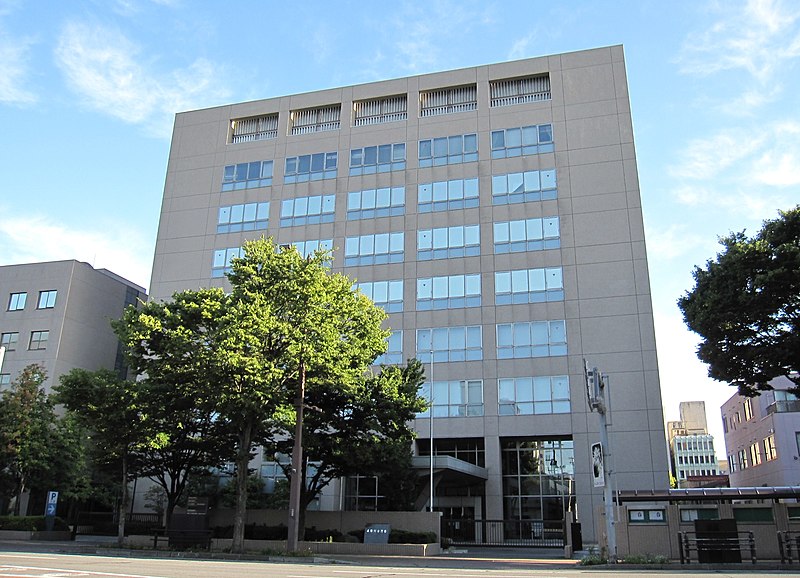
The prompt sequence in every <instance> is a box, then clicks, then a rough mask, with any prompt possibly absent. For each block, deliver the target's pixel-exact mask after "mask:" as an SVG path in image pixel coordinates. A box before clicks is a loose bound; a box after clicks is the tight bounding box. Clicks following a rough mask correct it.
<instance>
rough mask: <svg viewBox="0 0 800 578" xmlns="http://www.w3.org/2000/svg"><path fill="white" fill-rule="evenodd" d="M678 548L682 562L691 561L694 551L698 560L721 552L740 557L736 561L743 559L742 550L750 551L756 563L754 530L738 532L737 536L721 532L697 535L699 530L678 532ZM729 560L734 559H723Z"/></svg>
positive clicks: (751, 559) (687, 562)
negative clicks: (712, 534) (710, 534)
mask: <svg viewBox="0 0 800 578" xmlns="http://www.w3.org/2000/svg"><path fill="white" fill-rule="evenodd" d="M678 549H679V550H680V556H681V564H689V563H691V558H692V552H695V553H696V554H697V561H698V562H701V561H705V560H701V558H705V557H710V556H713V555H714V554H720V555H722V557H723V558H724V557H726V556H725V555H726V554H727V557H731V555H732V556H734V557H738V558H739V559H738V560H735V561H736V562H741V561H742V552H743V551H745V552H747V551H749V552H750V561H751V562H752V563H753V564H755V563H756V541H755V539H754V538H753V533H752V532H736V536H732V535H730V534H728V535H725V534H722V533H721V534H720V535H719V536H697V532H678ZM721 561H722V562H728V561H732V560H721Z"/></svg>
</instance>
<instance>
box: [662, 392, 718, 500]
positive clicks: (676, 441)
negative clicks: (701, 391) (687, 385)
mask: <svg viewBox="0 0 800 578" xmlns="http://www.w3.org/2000/svg"><path fill="white" fill-rule="evenodd" d="M678 409H679V412H680V418H681V419H680V420H678V421H668V422H667V439H668V443H669V453H670V466H671V468H672V475H673V476H674V477H675V480H676V482H677V485H678V487H679V488H688V487H710V486H720V485H722V486H727V479H726V478H725V477H724V475H723V473H722V471H720V469H719V463H718V460H717V457H716V450H715V449H714V436H712V435H710V434H709V433H708V421H707V420H706V403H705V402H704V401H682V402H681V403H680V404H679V406H678Z"/></svg>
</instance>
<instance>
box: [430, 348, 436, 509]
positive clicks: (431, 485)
mask: <svg viewBox="0 0 800 578" xmlns="http://www.w3.org/2000/svg"><path fill="white" fill-rule="evenodd" d="M433 354H434V351H433V335H431V407H430V409H429V410H428V411H430V412H431V415H430V418H431V464H430V466H431V467H430V476H431V479H430V492H431V499H430V508H429V509H428V511H429V512H433V493H434V492H435V491H436V485H435V484H434V483H433V440H434V437H433V387H434V381H433V377H434V360H433Z"/></svg>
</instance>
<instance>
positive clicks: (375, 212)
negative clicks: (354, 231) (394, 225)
mask: <svg viewBox="0 0 800 578" xmlns="http://www.w3.org/2000/svg"><path fill="white" fill-rule="evenodd" d="M405 204H406V189H405V187H392V188H388V187H387V188H382V189H366V190H364V191H353V192H350V193H347V219H348V220H351V221H353V220H357V219H373V218H375V217H392V216H396V215H402V214H403V213H405Z"/></svg>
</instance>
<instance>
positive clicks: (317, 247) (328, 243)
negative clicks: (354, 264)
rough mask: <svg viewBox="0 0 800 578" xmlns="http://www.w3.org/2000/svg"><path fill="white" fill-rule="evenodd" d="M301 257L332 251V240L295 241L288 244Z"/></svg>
mask: <svg viewBox="0 0 800 578" xmlns="http://www.w3.org/2000/svg"><path fill="white" fill-rule="evenodd" d="M290 245H291V246H292V247H294V248H295V249H297V252H298V253H300V254H301V255H302V256H303V257H308V256H310V255H313V254H314V253H316V252H317V251H333V239H320V240H316V239H315V240H311V241H295V242H293V243H290Z"/></svg>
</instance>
